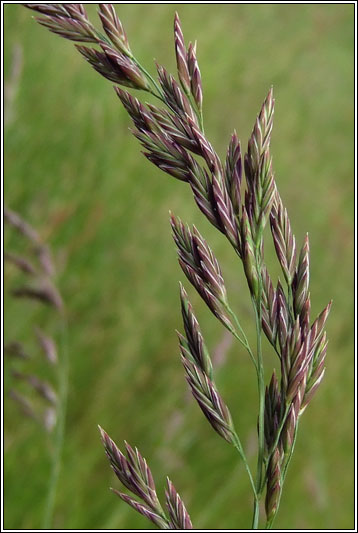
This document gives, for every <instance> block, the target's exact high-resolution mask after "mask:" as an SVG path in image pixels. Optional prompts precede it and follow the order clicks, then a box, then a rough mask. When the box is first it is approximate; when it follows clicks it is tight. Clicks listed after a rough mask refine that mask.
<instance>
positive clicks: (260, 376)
mask: <svg viewBox="0 0 358 533" xmlns="http://www.w3.org/2000/svg"><path fill="white" fill-rule="evenodd" d="M253 306H254V311H255V322H256V334H257V364H258V371H257V385H258V391H259V417H258V434H259V437H258V447H259V449H258V456H257V472H256V492H257V496H258V501H257V500H255V503H254V513H253V520H252V529H258V521H259V514H260V510H259V499H260V496H261V494H260V490H261V487H262V472H263V466H264V454H265V433H264V414H265V379H264V368H263V358H262V342H261V312H260V311H258V309H257V305H256V302H255V300H254V299H253Z"/></svg>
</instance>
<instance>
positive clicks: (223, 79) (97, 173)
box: [4, 4, 354, 529]
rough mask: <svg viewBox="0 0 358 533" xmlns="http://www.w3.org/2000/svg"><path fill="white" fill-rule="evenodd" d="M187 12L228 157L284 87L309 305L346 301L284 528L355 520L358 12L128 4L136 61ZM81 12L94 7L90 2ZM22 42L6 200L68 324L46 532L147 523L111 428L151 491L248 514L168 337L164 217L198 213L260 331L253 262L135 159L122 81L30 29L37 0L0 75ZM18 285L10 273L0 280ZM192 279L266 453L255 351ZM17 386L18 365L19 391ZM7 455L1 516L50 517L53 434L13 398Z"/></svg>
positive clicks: (282, 158) (230, 284)
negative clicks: (50, 279)
mask: <svg viewBox="0 0 358 533" xmlns="http://www.w3.org/2000/svg"><path fill="white" fill-rule="evenodd" d="M175 9H178V11H179V13H180V16H181V20H182V24H183V28H184V33H185V37H186V40H187V41H188V40H189V39H191V40H193V39H197V40H198V56H199V62H200V66H201V71H202V76H203V84H204V98H205V109H204V114H205V124H206V132H207V134H208V136H209V138H210V139H211V141H212V142H213V144H214V146H216V148H217V150H218V152H219V153H220V154H222V155H224V153H225V150H226V145H227V143H228V141H229V138H230V134H231V132H232V131H233V129H234V128H236V130H237V131H238V134H239V137H240V138H241V140H242V143H243V145H244V146H245V145H246V142H247V138H248V136H249V134H250V132H251V128H252V125H253V122H254V119H255V117H256V114H257V112H258V111H259V109H260V106H261V103H262V101H263V99H264V97H265V95H266V93H267V91H268V89H269V87H270V86H271V84H273V85H274V90H275V97H276V112H275V127H274V134H273V141H272V152H273V156H274V167H275V172H276V179H277V183H278V186H279V188H280V191H281V196H282V198H283V200H284V202H285V204H286V206H287V208H288V210H289V214H290V217H291V222H292V225H293V228H294V231H295V233H296V237H297V239H298V242H299V243H300V242H302V238H303V236H304V234H305V232H306V231H309V234H310V242H311V296H312V303H313V313H314V314H317V313H318V312H320V310H321V309H322V308H323V307H324V306H325V305H326V303H327V301H328V300H329V299H330V298H333V300H334V306H333V310H332V313H331V317H330V319H329V323H328V328H327V329H328V337H329V339H330V343H329V350H328V358H327V372H326V376H325V379H324V381H323V383H322V385H321V388H320V390H319V393H318V394H317V396H316V397H315V399H314V401H313V402H312V404H311V405H310V407H309V409H308V410H307V412H306V413H305V415H304V417H303V419H302V422H301V426H300V432H299V438H298V442H297V449H296V452H295V456H294V460H293V461H292V466H291V468H290V472H289V475H288V477H287V482H286V488H285V491H284V495H283V498H282V505H281V510H280V513H279V517H278V519H277V522H276V527H277V528H312V529H315V528H320V529H344V528H352V527H353V275H352V274H353V269H352V267H353V9H354V7H353V5H347V4H342V5H340V4H331V5H329V4H321V5H319V4H316V5H313V4H311V5H307V4H306V5H304V4H301V5H297V4H296V5H282V4H266V5H265V4H264V5H263V4H260V5H234V4H233V5H220V6H219V5H200V4H195V5H188V4H186V5H179V4H178V5H174V4H173V5H168V4H165V5H158V4H155V5H151V4H143V5H128V4H123V5H121V6H117V11H118V12H119V15H120V17H121V19H122V22H123V24H124V26H125V28H126V30H127V33H128V35H129V39H130V42H131V45H132V49H134V50H135V52H136V55H137V57H138V58H140V59H141V60H142V62H143V63H144V64H146V65H150V64H151V61H152V59H153V57H155V59H156V60H158V61H159V62H160V63H163V64H164V65H166V66H167V67H168V68H169V69H170V70H171V71H173V70H174V68H175V63H174V56H173V46H172V19H173V13H174V11H175ZM89 11H90V13H91V15H93V16H94V15H95V10H94V6H90V7H89ZM14 47H17V50H20V52H21V51H22V58H23V59H22V62H23V65H22V68H21V69H20V70H21V72H20V76H19V79H18V80H17V81H16V82H15V84H14V86H13V87H12V93H11V94H12V101H11V102H10V101H9V102H8V104H7V106H8V107H7V111H8V112H10V113H11V119H9V123H8V124H7V127H6V135H5V184H4V188H5V200H6V204H7V205H8V206H9V207H11V208H13V209H15V210H18V211H19V212H21V213H22V214H23V216H25V217H26V218H27V219H28V220H29V221H30V222H31V223H32V224H33V225H34V226H35V227H37V228H38V229H39V231H40V233H41V235H42V236H43V238H44V239H45V240H46V241H47V242H48V243H50V245H51V246H52V249H53V250H54V253H55V257H56V261H57V264H58V268H59V284H60V288H61V290H62V293H63V296H64V299H65V301H66V304H67V307H68V313H69V323H70V329H69V354H70V395H69V409H68V418H67V424H66V438H65V449H64V458H63V459H64V460H63V468H62V471H61V475H60V482H59V488H58V494H57V500H56V508H55V517H54V524H53V526H54V527H56V528H60V529H62V528H63V529H66V528H70V529H78V528H83V529H87V528H92V529H96V528H98V529H106V528H116V529H130V528H139V529H140V528H142V529H145V528H148V523H147V522H146V521H145V519H144V518H142V517H140V516H139V515H137V514H136V513H135V512H134V511H133V510H131V509H129V508H127V506H126V505H125V504H123V503H121V502H120V501H119V500H118V499H117V498H116V497H115V496H114V495H112V494H111V493H110V492H109V491H108V487H109V486H111V485H112V486H115V487H117V486H118V482H117V481H116V480H115V479H114V477H113V476H112V474H111V471H110V468H109V466H108V464H107V461H106V458H105V456H104V453H103V450H102V448H101V444H100V441H99V436H98V431H97V424H98V423H100V424H101V425H102V426H103V427H104V428H105V429H106V430H107V431H108V432H109V433H110V434H111V436H112V437H113V438H114V439H115V440H116V441H117V442H118V443H120V442H121V441H123V439H126V440H128V441H129V442H130V443H132V444H133V445H137V446H138V447H139V448H140V450H141V451H142V453H143V455H144V456H145V457H146V458H147V460H148V462H149V464H150V466H151V468H152V471H153V473H154V476H155V479H156V481H157V485H158V490H160V491H161V492H162V487H163V485H164V481H165V476H166V475H169V476H170V477H171V478H172V479H173V481H174V483H175V485H176V487H177V489H178V491H179V492H180V494H181V495H182V497H183V498H184V500H185V502H186V504H187V507H188V509H189V510H190V514H191V516H192V519H193V522H194V524H195V526H196V527H197V528H221V529H225V528H235V529H236V528H245V527H248V525H249V523H250V515H251V498H250V490H249V484H248V481H247V477H246V475H245V472H244V469H243V467H242V465H241V464H240V463H239V461H238V457H237V455H236V454H235V451H234V449H231V448H230V447H229V446H227V445H226V444H225V443H224V442H223V441H220V439H219V438H218V437H217V435H216V434H215V433H214V432H213V431H212V430H211V428H210V427H209V425H208V424H207V422H206V421H205V420H204V418H203V416H202V415H201V413H200V411H199V409H198V407H197V406H196V405H194V401H193V400H192V399H191V398H190V396H189V394H188V390H187V386H186V383H185V380H184V377H183V371H182V368H181V365H180V362H179V357H178V348H177V340H176V335H175V333H174V330H175V328H181V318H180V311H179V305H178V303H179V302H178V280H179V279H181V280H182V281H183V275H182V273H181V271H180V269H179V267H178V265H177V260H176V253H175V249H174V245H173V243H172V239H171V235H170V229H169V223H168V210H169V209H171V210H172V211H173V212H174V213H176V214H177V215H179V216H180V217H182V218H183V219H184V220H185V221H187V222H189V223H195V224H196V225H197V226H198V227H199V229H200V231H201V232H202V233H203V234H204V236H205V237H206V238H207V239H208V241H209V242H210V244H211V245H212V247H213V248H214V250H215V253H216V254H217V256H218V258H219V260H220V262H221V264H222V267H223V271H224V276H225V280H226V285H227V288H228V291H229V294H231V302H232V305H233V306H234V307H235V308H236V310H237V312H238V314H239V316H240V317H241V319H242V322H243V324H244V325H245V326H246V329H247V333H248V336H249V338H251V339H252V341H253V340H254V335H255V333H254V329H253V318H252V313H251V309H250V302H249V298H248V295H247V289H246V287H245V280H244V277H243V275H242V268H241V266H240V265H239V264H238V262H237V261H236V260H235V257H234V256H233V254H232V251H231V249H230V247H229V245H228V244H227V243H226V242H225V240H224V239H223V238H222V237H221V235H219V234H217V233H216V232H215V230H214V229H213V228H212V227H210V226H209V224H208V223H206V221H205V220H204V219H203V217H202V216H201V215H200V213H199V212H198V210H197V208H196V207H195V205H194V202H193V200H192V198H191V192H190V190H189V188H188V187H186V186H185V185H184V184H182V183H180V182H177V181H175V180H172V179H170V178H169V177H167V176H166V175H164V174H161V173H160V171H159V170H157V169H156V168H154V167H153V166H151V165H150V164H149V162H147V161H146V160H145V158H144V157H142V156H141V155H140V154H139V146H138V143H137V141H136V140H135V139H134V138H133V137H132V136H131V135H130V133H129V132H128V127H129V125H130V122H129V119H128V118H127V116H126V114H125V112H124V111H123V109H122V108H121V106H120V105H119V102H118V101H117V100H116V98H115V96H114V94H113V90H112V88H111V84H110V83H108V82H106V80H104V79H103V78H100V77H99V76H98V75H97V74H96V73H95V72H94V71H92V70H91V69H90V68H89V67H88V66H87V65H86V64H85V63H84V61H83V59H82V58H81V57H80V56H79V54H76V53H75V50H74V49H73V46H72V44H71V43H69V42H64V41H63V40H61V39H60V38H58V37H56V36H54V35H51V34H50V33H49V32H47V31H46V30H44V29H43V28H41V27H39V26H38V25H36V23H35V22H33V21H32V20H31V13H30V12H29V11H27V10H26V9H24V8H23V7H21V6H19V5H6V6H5V80H6V79H7V80H9V79H10V77H11V70H12V67H13V66H14V63H13V57H14V56H13V51H14ZM152 72H153V69H152ZM5 237H6V238H5V245H6V247H8V248H9V249H10V248H11V247H14V246H17V239H16V237H15V236H14V235H13V234H12V233H11V232H10V231H7V232H6V236H5ZM267 248H268V249H267V256H268V262H269V263H270V264H271V259H272V257H273V255H272V250H270V247H269V246H268V247H267ZM273 268H274V267H273ZM13 278H14V275H13V273H12V271H11V270H10V269H8V268H6V270H5V285H6V286H10V285H11V283H12V281H13ZM186 285H187V283H186ZM189 291H190V297H191V299H192V301H193V304H194V305H195V308H196V310H197V314H198V317H199V320H200V322H201V324H202V329H203V332H204V334H205V337H206V339H207V344H208V345H209V347H210V348H211V350H212V351H213V352H214V353H216V354H217V359H218V360H219V363H220V365H219V369H218V372H217V374H218V375H217V381H218V383H219V386H220V390H221V393H222V395H223V396H224V398H225V399H226V400H227V402H228V404H229V406H230V409H231V410H232V414H233V416H234V419H235V420H236V424H237V427H238V428H239V431H240V435H241V438H242V441H243V442H244V444H245V447H246V449H247V450H248V455H249V456H250V460H251V461H252V463H253V464H254V461H255V459H254V458H255V453H256V452H255V423H256V421H255V416H256V412H257V395H256V382H255V377H254V373H253V370H252V368H251V366H250V363H249V360H248V357H247V354H245V353H243V351H242V349H241V348H240V346H237V345H234V344H232V343H231V341H230V340H229V339H228V338H227V336H226V335H225V333H224V332H223V329H222V328H221V326H220V325H219V324H218V323H216V321H215V320H214V319H213V317H212V316H211V315H210V314H209V312H208V311H207V310H206V309H205V307H204V306H203V305H202V303H201V302H200V300H199V298H198V297H197V296H196V294H195V293H194V291H193V290H192V288H189ZM5 309H6V315H5V339H6V340H11V339H13V338H20V339H22V340H24V341H26V340H27V339H30V333H31V327H32V325H33V323H34V322H36V321H39V320H40V319H41V320H42V319H43V318H44V316H43V312H42V311H40V310H39V309H38V308H34V306H33V305H25V304H21V305H20V304H19V303H18V302H15V303H14V302H13V301H11V300H9V299H8V298H7V297H6V299H5ZM52 327H53V329H52V331H53V333H54V334H56V324H55V323H53V324H52ZM29 342H30V341H29ZM30 346H31V345H30ZM223 347H225V349H223ZM31 349H33V351H35V348H34V347H32V348H31ZM265 357H266V359H267V364H268V367H270V366H273V365H275V366H276V367H277V366H278V364H277V361H276V360H275V359H274V358H273V357H272V356H271V355H270V351H269V350H267V354H265ZM266 379H267V380H268V379H269V371H268V372H267V376H266ZM10 381H11V380H10V377H9V376H7V375H6V386H7V387H9V386H10ZM5 400H6V398H5ZM5 453H6V455H5V488H6V492H5V527H6V528H19V529H20V528H38V527H40V525H41V520H42V514H43V510H44V509H43V508H44V499H45V495H46V490H47V479H48V475H49V459H48V442H47V440H46V438H45V437H44V434H43V432H42V431H41V430H40V429H39V428H38V427H36V426H35V425H34V424H33V423H32V422H31V421H29V420H27V419H24V418H23V417H22V416H21V415H20V414H19V413H18V411H17V410H16V408H15V406H14V405H12V404H11V403H10V402H9V401H6V402H5ZM149 527H150V526H149Z"/></svg>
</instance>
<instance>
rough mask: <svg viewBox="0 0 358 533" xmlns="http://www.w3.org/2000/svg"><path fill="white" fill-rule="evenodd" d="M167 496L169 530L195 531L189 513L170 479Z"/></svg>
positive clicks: (168, 480)
mask: <svg viewBox="0 0 358 533" xmlns="http://www.w3.org/2000/svg"><path fill="white" fill-rule="evenodd" d="M165 496H166V503H167V507H168V512H169V518H170V523H169V528H170V529H181V530H182V529H193V524H192V523H191V520H190V516H189V513H188V511H187V510H186V508H185V505H184V503H183V501H182V499H181V498H180V496H179V494H178V493H177V491H176V489H175V487H174V485H173V483H172V482H171V481H170V479H169V478H167V489H166V491H165Z"/></svg>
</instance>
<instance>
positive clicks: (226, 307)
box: [224, 302, 257, 372]
mask: <svg viewBox="0 0 358 533" xmlns="http://www.w3.org/2000/svg"><path fill="white" fill-rule="evenodd" d="M224 305H225V309H226V310H227V312H228V313H229V314H230V316H231V317H232V318H233V319H234V322H235V324H236V326H237V328H238V330H239V331H240V333H241V335H242V337H243V338H241V337H240V335H238V334H237V332H236V331H235V330H232V331H231V332H232V334H233V335H234V337H235V338H236V339H237V340H238V341H239V342H240V343H241V344H242V345H243V347H244V348H245V349H246V350H247V351H248V354H249V356H250V359H251V361H252V362H253V364H254V366H255V368H256V372H257V362H256V359H255V356H254V354H253V353H252V350H251V347H250V344H249V341H248V339H247V337H246V335H245V332H244V330H243V329H242V327H241V324H240V322H239V319H238V318H237V316H236V314H235V313H234V311H233V310H232V309H231V307H230V306H229V304H228V303H226V302H225V303H224Z"/></svg>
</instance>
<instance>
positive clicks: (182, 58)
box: [174, 13, 190, 94]
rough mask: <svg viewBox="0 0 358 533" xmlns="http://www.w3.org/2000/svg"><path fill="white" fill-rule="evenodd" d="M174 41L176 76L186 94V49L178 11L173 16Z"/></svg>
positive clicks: (187, 71) (187, 83)
mask: <svg viewBox="0 0 358 533" xmlns="http://www.w3.org/2000/svg"><path fill="white" fill-rule="evenodd" d="M174 43H175V56H176V61H177V70H178V77H179V80H180V83H181V86H182V87H183V89H184V92H185V93H186V94H190V75H189V70H188V63H187V51H186V48H185V43H184V35H183V32H182V29H181V24H180V19H179V15H178V13H175V17H174Z"/></svg>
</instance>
